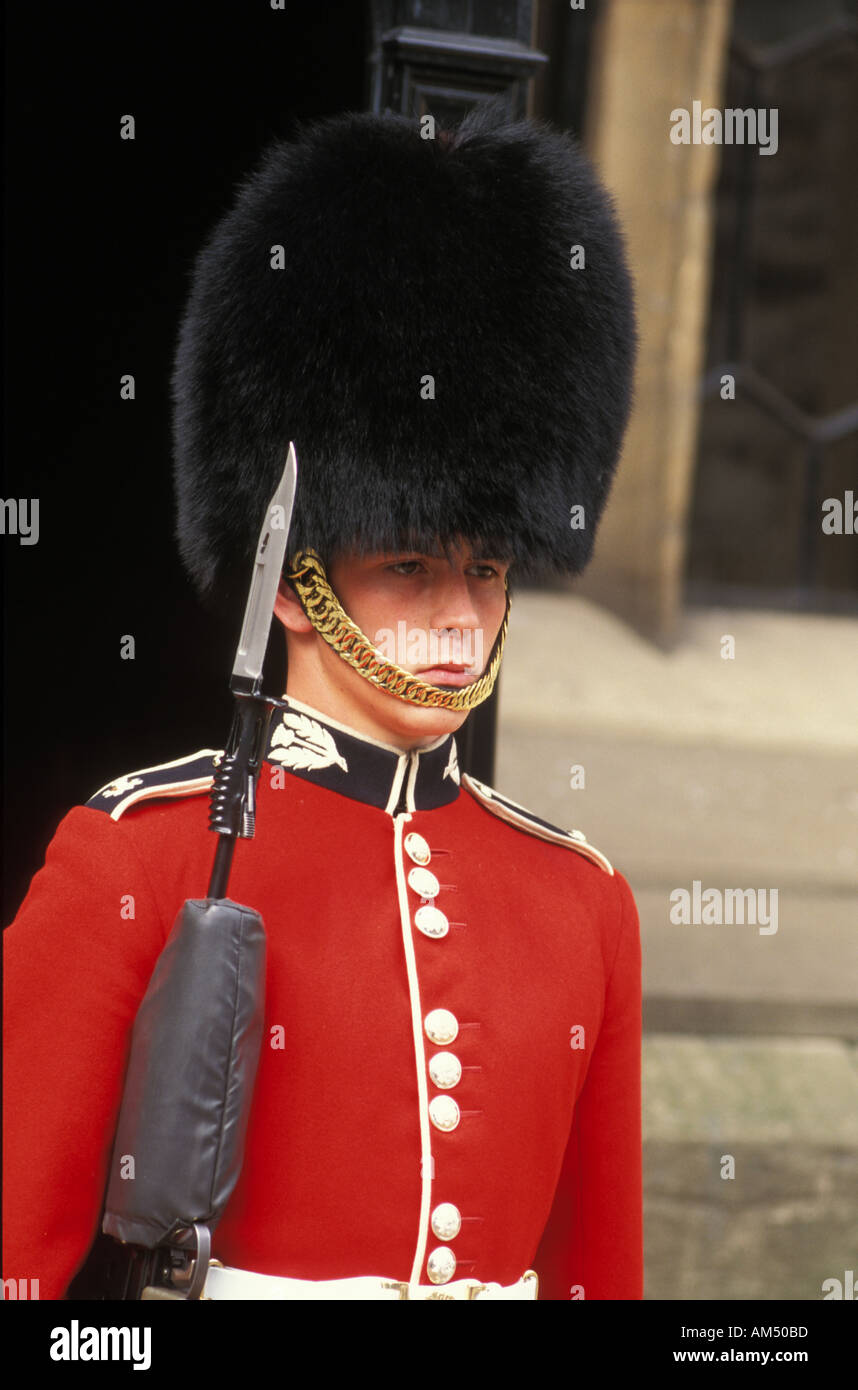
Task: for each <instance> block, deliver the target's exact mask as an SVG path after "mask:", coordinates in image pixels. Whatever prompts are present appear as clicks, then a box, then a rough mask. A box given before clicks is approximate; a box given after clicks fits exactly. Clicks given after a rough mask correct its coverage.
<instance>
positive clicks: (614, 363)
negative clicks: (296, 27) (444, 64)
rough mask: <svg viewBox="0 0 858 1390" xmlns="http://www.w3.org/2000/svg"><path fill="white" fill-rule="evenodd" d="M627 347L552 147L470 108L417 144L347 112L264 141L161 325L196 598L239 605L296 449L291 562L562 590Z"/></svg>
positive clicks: (388, 126) (526, 129)
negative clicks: (383, 562) (174, 336)
mask: <svg viewBox="0 0 858 1390" xmlns="http://www.w3.org/2000/svg"><path fill="white" fill-rule="evenodd" d="M281 247H282V253H281V252H280V251H279V250H278V249H277V248H281ZM575 247H578V248H581V250H580V251H577V252H573V248H575ZM581 251H583V265H582V264H578V266H577V268H573V265H572V264H571V262H572V261H573V259H574V258H576V257H577V258H578V260H579V262H580V259H581ZM634 347H635V328H634V314H633V306H632V291H631V284H630V279H629V274H628V271H627V268H626V262H625V255H624V250H623V243H622V237H621V234H620V232H619V229H618V225H617V220H616V217H615V215H614V212H613V209H612V206H611V202H610V199H609V197H608V196H607V194H606V193H605V191H604V189H603V188H602V187H601V185H600V183H599V181H598V179H597V178H596V176H595V174H594V173H593V171H592V169H591V167H590V165H589V163H588V161H587V159H586V158H585V156H584V155H583V154H582V153H581V152H580V150H579V149H578V148H577V146H576V145H575V143H574V142H573V141H572V140H571V138H569V137H567V136H565V135H562V134H560V133H558V132H556V131H552V130H549V129H548V128H546V127H543V126H539V125H535V124H533V123H530V122H525V121H520V122H516V123H508V122H507V121H506V120H505V119H504V118H503V116H502V115H501V114H500V112H499V111H498V109H497V107H492V106H490V107H487V108H477V109H476V110H475V111H474V112H472V113H471V114H470V115H469V116H468V117H466V119H465V120H464V122H463V123H462V124H461V125H460V126H459V127H458V128H457V129H456V130H454V131H451V132H442V131H438V132H437V134H436V138H435V139H423V138H421V129H420V125H419V123H418V122H417V121H416V120H410V119H407V118H404V117H397V116H390V115H385V116H375V115H368V114H359V115H346V116H342V117H336V118H333V119H330V120H328V121H325V122H323V123H321V124H319V125H316V126H311V127H308V128H305V129H304V130H303V131H302V132H301V134H300V135H299V136H298V138H297V139H295V140H293V141H289V142H279V143H277V144H275V145H274V146H273V147H272V148H270V149H269V150H268V151H267V153H266V154H265V156H264V158H263V160H262V162H261V165H260V167H259V168H258V170H257V171H256V172H255V173H254V174H253V175H251V177H250V178H249V179H248V180H247V181H246V182H245V183H244V184H243V185H242V187H241V188H240V189H239V192H238V195H237V199H236V201H235V204H234V206H233V208H232V210H231V211H230V212H229V213H227V215H226V216H225V217H224V218H223V220H222V221H221V222H220V224H219V225H218V226H217V227H216V228H215V230H214V232H213V234H212V235H211V237H210V238H209V240H208V242H207V244H206V245H205V246H204V248H203V249H202V251H201V252H200V255H199V257H198V259H197V262H196V267H195V271H194V276H193V284H192V290H191V294H190V298H189V301H188V305H187V308H186V311H185V315H184V318H183V322H182V325H181V330H180V337H179V346H178V351H177V357H176V364H175V370H174V376H173V397H174V403H175V414H174V446H175V479H176V491H177V500H178V536H179V544H180V549H181V552H182V557H183V560H184V562H185V564H186V567H187V569H188V571H189V572H190V574H191V576H192V578H193V580H194V582H195V584H196V586H197V588H198V590H199V591H200V593H202V594H204V595H205V594H209V595H214V594H217V593H218V592H222V593H224V594H226V593H229V592H239V591H243V590H244V589H245V588H246V585H247V582H248V580H249V575H250V564H251V561H252V555H253V550H254V546H255V543H256V538H257V536H258V533H259V528H260V526H261V524H262V521H263V517H264V513H265V508H266V505H267V503H268V501H269V499H270V496H271V494H272V492H273V490H274V487H275V484H276V481H277V479H278V478H279V475H280V472H281V470H282V467H283V463H284V461H285V456H286V450H287V448H288V444H289V441H290V440H294V442H295V447H296V451H297V456H298V469H299V481H298V495H297V502H296V508H295V515H294V519H293V532H292V536H291V537H290V545H289V552H290V555H291V554H294V553H295V551H296V550H298V549H299V548H303V547H313V548H315V549H316V550H318V551H319V552H320V553H321V555H322V556H323V557H324V558H326V559H328V558H330V556H331V555H332V554H334V553H335V552H337V551H341V550H347V549H356V550H358V551H360V552H363V553H368V552H374V551H390V550H397V549H401V548H403V547H405V546H407V547H408V548H412V549H415V550H418V551H424V552H437V551H438V549H439V547H441V548H442V547H445V546H448V545H450V544H452V543H455V542H456V541H457V540H458V539H459V538H465V539H467V540H469V541H470V542H471V543H472V544H473V545H474V547H475V548H477V549H478V550H479V552H480V553H482V554H485V555H489V554H491V555H494V556H495V557H496V558H498V559H510V560H512V561H513V562H514V563H515V565H516V568H517V570H519V571H520V572H521V571H523V572H524V573H525V574H528V573H529V574H533V573H544V572H546V571H548V572H550V571H553V572H561V573H563V572H565V573H572V574H574V573H577V572H579V571H580V570H582V569H583V568H584V565H585V564H586V562H587V560H588V559H589V557H590V554H591V551H592V547H593V540H594V535H595V530H596V525H597V522H598V519H599V516H600V514H601V512H602V508H603V506H604V503H605V499H606V496H607V493H608V489H609V486H610V482H611V478H612V475H613V472H614V469H615V466H616V462H617V456H618V453H619V449H620V445H621V441H622V436H623V431H624V428H625V424H626V420H627V416H628V411H629V406H630V397H631V378H632V369H633V359H634ZM578 506H583V508H584V514H583V515H584V525H583V527H580V526H579V527H577V528H576V527H573V525H572V524H571V517H572V512H571V509H572V508H573V507H578ZM578 516H579V518H580V514H578Z"/></svg>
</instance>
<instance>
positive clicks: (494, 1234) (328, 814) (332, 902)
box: [3, 701, 642, 1299]
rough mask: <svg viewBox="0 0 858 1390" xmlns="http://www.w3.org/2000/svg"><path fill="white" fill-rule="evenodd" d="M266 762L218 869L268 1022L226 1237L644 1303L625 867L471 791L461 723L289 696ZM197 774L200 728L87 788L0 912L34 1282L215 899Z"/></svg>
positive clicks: (89, 1183) (82, 1214) (633, 961)
mask: <svg viewBox="0 0 858 1390" xmlns="http://www.w3.org/2000/svg"><path fill="white" fill-rule="evenodd" d="M270 759H271V761H270V762H268V763H266V765H265V767H264V768H263V772H262V776H261V778H260V784H259V796H258V814H257V822H256V824H257V831H256V837H255V839H254V840H252V841H246V842H242V843H241V844H240V845H239V846H238V848H237V850H236V857H235V865H234V869H233V874H232V878H231V881H230V887H229V893H230V897H231V898H233V899H234V900H236V901H239V902H244V903H247V904H248V905H249V906H251V907H254V908H257V909H258V910H259V911H260V912H261V914H262V917H263V919H264V921H265V925H266V929H267V936H268V974H267V999H266V1026H265V1036H264V1040H263V1048H262V1056H261V1059H260V1064H259V1072H258V1077H257V1082H256V1090H255V1093H254V1102H253V1111H252V1116H251V1121H250V1127H249V1131H248V1138H247V1145H246V1151H245V1159H244V1166H243V1170H242V1174H241V1177H240V1179H239V1182H238V1185H237V1187H236V1189H235V1192H234V1193H233V1196H232V1198H231V1200H230V1202H229V1205H228V1207H227V1209H226V1212H225V1214H224V1216H223V1218H222V1220H221V1222H220V1224H219V1225H218V1227H217V1229H216V1231H215V1236H214V1254H215V1255H216V1256H217V1257H218V1258H219V1259H220V1260H222V1261H223V1262H224V1263H225V1264H227V1265H233V1266H237V1267H238V1268H242V1269H249V1270H255V1271H258V1272H261V1273H266V1274H279V1275H289V1276H292V1277H297V1278H305V1279H335V1278H341V1277H346V1276H353V1275H380V1276H383V1277H385V1278H389V1279H396V1280H403V1281H406V1280H408V1279H410V1278H411V1279H415V1280H419V1282H421V1283H423V1284H426V1283H428V1282H429V1275H428V1271H427V1259H428V1258H430V1257H431V1256H432V1255H433V1252H437V1251H439V1250H443V1249H445V1248H446V1249H447V1250H449V1251H451V1252H452V1254H453V1256H454V1257H455V1260H454V1261H453V1260H451V1259H450V1256H449V1255H442V1256H441V1257H440V1260H441V1268H443V1269H445V1270H447V1269H449V1270H451V1273H450V1274H449V1277H451V1278H455V1279H462V1278H475V1279H479V1280H481V1281H483V1282H488V1281H498V1282H500V1283H502V1284H511V1283H514V1282H515V1281H516V1280H517V1279H519V1278H520V1276H521V1275H522V1274H523V1273H524V1271H525V1270H526V1269H528V1268H534V1269H536V1271H537V1273H538V1274H539V1278H540V1295H539V1296H540V1298H548V1299H569V1298H570V1297H582V1296H583V1297H585V1298H589V1299H618V1298H619V1299H622V1298H640V1297H641V1295H642V1238H641V1139H640V1036H641V1006H640V942H639V934H638V922H637V913H636V911H635V906H634V901H633V899H632V896H631V892H630V890H629V887H628V884H627V883H626V881H625V879H623V878H622V876H621V875H619V874H614V873H613V872H612V871H611V870H610V866H607V861H605V860H603V859H602V857H601V856H599V854H598V851H594V850H592V848H591V847H590V846H588V845H587V844H586V842H585V841H584V840H583V837H582V838H581V839H579V840H572V839H570V838H569V836H568V835H567V834H566V833H565V832H557V831H552V830H551V829H549V828H547V827H544V826H543V825H542V824H541V823H539V822H536V821H535V820H533V819H531V818H529V817H528V816H527V814H526V813H524V814H521V813H520V810H519V809H517V808H515V807H514V806H513V805H512V804H511V803H507V802H504V801H503V800H499V799H491V797H490V794H489V793H488V792H487V789H484V788H481V787H480V786H479V784H469V783H467V782H466V783H463V784H462V785H460V782H459V775H458V769H457V766H456V760H455V745H454V742H453V740H452V739H451V738H447V739H443V740H440V741H439V742H438V744H436V745H435V746H434V747H433V748H431V749H428V750H423V751H421V752H419V753H411V754H402V753H398V752H397V750H395V749H392V748H388V747H386V746H385V745H381V744H378V743H375V742H373V741H372V740H369V739H364V738H361V737H359V736H356V735H354V734H352V733H350V732H349V731H346V730H344V729H343V728H342V727H341V726H339V725H337V724H335V723H334V722H333V721H332V720H330V719H327V718H324V717H322V716H319V715H317V714H316V713H315V712H314V711H309V710H307V709H306V707H304V706H300V705H297V704H296V702H294V701H293V702H292V710H291V711H289V710H287V711H285V712H284V713H283V715H282V716H281V714H279V713H276V714H275V716H274V719H273V721H272V741H271V746H270ZM211 773H212V758H211V753H210V752H208V751H206V752H205V753H203V754H195V755H194V756H193V757H192V758H191V759H187V760H180V762H179V763H177V764H171V765H167V766H165V767H164V768H160V769H151V770H146V771H144V772H143V773H139V774H131V775H130V776H129V777H128V778H123V779H120V781H119V782H118V783H114V784H112V785H111V787H108V788H105V789H104V790H103V792H101V793H99V794H98V795H97V796H96V797H94V798H93V800H92V802H91V803H89V804H88V805H87V806H86V807H79V808H76V809H75V810H73V811H72V812H71V813H70V814H69V815H68V816H67V817H66V818H65V820H64V821H63V822H62V824H61V825H60V827H59V829H58V831H57V834H56V836H55V838H54V840H53V842H52V844H51V845H50V848H49V849H48V853H47V858H46V863H45V866H44V868H43V869H42V870H41V871H40V872H39V874H38V875H37V876H36V878H35V879H34V880H33V883H32V885H31V888H30V892H29V894H28V896H27V899H26V901H25V902H24V904H23V906H22V908H21V911H20V913H19V915H18V918H17V919H16V921H15V922H14V924H13V925H12V926H11V927H10V928H9V929H8V931H7V933H6V1035H7V1036H6V1049H5V1076H6V1080H5V1106H6V1127H5V1135H6V1158H5V1161H6V1177H5V1226H4V1234H5V1260H4V1271H3V1273H4V1276H5V1277H7V1278H8V1277H14V1278H16V1279H17V1278H28V1279H32V1278H38V1279H39V1280H40V1292H41V1296H42V1297H43V1298H61V1297H62V1296H63V1294H64V1292H65V1290H66V1288H67V1286H68V1283H69V1281H70V1280H71V1278H72V1276H73V1275H74V1273H75V1272H76V1270H77V1269H78V1267H79V1266H80V1265H81V1263H82V1261H83V1259H84V1257H85V1255H86V1253H87V1250H88V1248H89V1246H90V1244H91V1241H92V1239H93V1236H94V1234H95V1231H96V1228H97V1223H98V1219H99V1214H100V1209H101V1203H102V1198H103V1194H104V1189H105V1185H106V1178H107V1171H108V1164H109V1162H110V1158H111V1149H112V1138H113V1131H114V1127H115V1123H116V1118H117V1113H118V1107H119V1100H120V1096H121V1089H122V1079H123V1072H124V1068H125V1064H126V1059H127V1053H128V1043H129V1036H130V1030H131V1026H132V1023H133V1020H134V1016H135V1013H136V1010H137V1007H138V1005H139V1002H140V999H141V997H142V995H143V993H144V991H145V989H146V986H147V983H148V980H149V977H150V975H151V973H152V969H153V967H154V964H155V960H156V958H157V956H158V954H159V952H160V950H161V948H162V946H163V944H164V942H165V939H166V937H167V935H168V933H169V931H170V928H171V926H172V923H173V919H174V917H175V915H176V912H177V910H178V908H179V907H180V905H181V903H182V902H183V901H184V899H185V898H188V897H204V896H205V893H206V886H207V881H208V875H209V871H210V867H211V862H212V856H213V847H214V837H213V836H212V835H211V834H210V833H209V832H208V831H207V829H206V819H207V799H206V798H205V797H204V796H202V795H198V794H195V793H198V792H201V791H203V790H205V789H206V788H207V786H208V784H209V782H210V779H211ZM138 778H139V781H138V780H136V779H138ZM165 798H169V799H165ZM511 822H512V823H511ZM409 836H411V837H414V836H417V837H420V838H418V839H414V838H412V839H410V840H409V839H408V837H409ZM420 839H422V840H423V841H425V844H426V846H428V850H429V854H430V856H431V857H430V858H429V861H428V863H425V864H421V863H420V860H421V859H425V852H424V851H423V846H422V845H421V843H420ZM415 868H422V869H424V870H428V871H429V872H430V873H431V874H434V875H435V878H436V879H437V885H433V884H432V882H431V880H426V881H421V879H420V875H419V874H417V875H416V876H415V875H413V872H412V871H413V870H414V869H415ZM409 874H411V875H412V879H411V881H409ZM427 885H428V889H429V890H433V888H434V889H436V890H437V891H427ZM421 906H422V907H424V908H426V907H427V906H428V907H432V908H434V909H435V914H433V913H432V912H429V913H426V912H423V913H422V914H421V915H420V916H419V918H418V910H419V909H420V908H421ZM437 913H441V914H443V917H439V916H437V915H436V914H437ZM132 914H133V915H132ZM445 920H446V922H447V923H448V924H449V929H448V930H446V931H444V923H445ZM420 923H423V926H422V927H421V926H420ZM427 926H428V927H429V929H430V930H431V932H432V933H436V934H426V931H425V930H424V929H423V928H424V927H427ZM438 933H443V934H438ZM439 1010H443V1011H446V1014H447V1015H452V1016H453V1018H452V1021H451V1020H450V1019H449V1017H446V1016H445V1014H444V1013H442V1014H440V1015H439V1014H438V1012H437V1011H439ZM445 1025H446V1028H447V1032H446V1033H445ZM451 1033H454V1036H450V1034H451ZM439 1054H444V1055H440V1056H439ZM436 1121H439V1122H440V1125H441V1126H443V1127H439V1124H438V1123H436ZM450 1125H453V1127H452V1128H450V1127H448V1126H450ZM442 1204H443V1206H444V1210H443V1213H442V1215H443V1216H446V1217H447V1218H448V1224H447V1225H444V1224H443V1223H442V1221H441V1219H440V1218H437V1219H436V1218H435V1213H436V1209H437V1208H438V1207H439V1206H441V1205H442ZM450 1207H452V1208H454V1209H455V1210H454V1211H453V1213H452V1225H450V1224H449V1219H450V1217H451V1211H450ZM457 1214H458V1217H459V1218H460V1220H459V1229H458V1232H457V1233H456V1234H455V1235H450V1231H451V1229H454V1228H455V1226H456V1224H457V1222H456V1215H457ZM433 1226H435V1227H437V1230H438V1231H440V1232H441V1234H440V1235H439V1234H437V1233H436V1230H435V1229H433ZM445 1262H446V1263H445ZM453 1267H454V1272H452V1270H453ZM436 1268H437V1257H436ZM439 1291H440V1290H439Z"/></svg>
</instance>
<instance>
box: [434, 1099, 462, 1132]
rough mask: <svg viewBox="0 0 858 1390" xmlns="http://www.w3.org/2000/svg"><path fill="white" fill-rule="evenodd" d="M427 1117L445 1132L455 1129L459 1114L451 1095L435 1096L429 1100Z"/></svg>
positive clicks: (459, 1117)
mask: <svg viewBox="0 0 858 1390" xmlns="http://www.w3.org/2000/svg"><path fill="white" fill-rule="evenodd" d="M429 1119H430V1120H431V1121H432V1123H433V1125H434V1126H435V1128H436V1129H441V1130H443V1131H444V1133H445V1134H449V1132H450V1130H451V1129H455V1128H456V1125H457V1124H458V1123H459V1120H460V1119H461V1116H460V1114H459V1107H458V1105H457V1104H456V1102H455V1101H454V1099H453V1097H452V1096H435V1098H434V1100H431V1101H430V1102H429Z"/></svg>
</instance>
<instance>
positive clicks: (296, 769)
mask: <svg viewBox="0 0 858 1390" xmlns="http://www.w3.org/2000/svg"><path fill="white" fill-rule="evenodd" d="M265 756H266V761H267V762H268V763H270V764H271V766H272V767H275V768H276V767H282V768H284V769H285V770H286V771H287V772H288V773H291V774H292V775H293V776H295V777H301V778H303V779H304V781H306V782H314V783H315V784H316V786H319V787H326V788H327V789H328V790H329V791H333V792H340V793H341V794H342V795H343V796H349V797H351V798H352V799H353V800H354V801H365V802H366V803H367V804H368V805H370V806H377V807H379V808H380V809H381V810H383V811H387V812H388V814H389V815H394V813H395V812H397V811H432V810H434V809H435V808H436V807H438V806H446V805H448V804H449V803H450V802H451V801H455V800H456V797H457V796H458V795H459V763H458V758H457V755H456V741H455V739H454V738H453V735H452V734H446V735H444V736H443V737H442V738H440V739H438V740H436V742H435V743H433V744H431V745H430V746H429V747H428V748H415V749H413V750H412V751H411V752H408V753H404V752H403V751H402V750H401V749H399V748H394V747H393V746H392V745H391V744H389V743H379V742H378V741H377V740H376V739H373V738H369V737H368V736H367V735H366V734H359V733H356V732H355V730H354V729H348V728H346V726H345V725H344V724H339V723H337V721H336V720H335V719H331V718H330V716H329V715H326V714H320V713H319V712H318V710H314V709H311V708H310V706H309V705H304V704H302V703H301V702H300V701H299V700H293V699H290V698H287V699H286V701H285V707H284V708H283V709H276V710H275V711H274V713H273V715H272V716H271V729H270V732H269V736H268V752H267V753H266V755H265Z"/></svg>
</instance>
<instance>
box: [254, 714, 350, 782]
mask: <svg viewBox="0 0 858 1390" xmlns="http://www.w3.org/2000/svg"><path fill="white" fill-rule="evenodd" d="M284 726H285V727H284ZM275 750H276V751H275ZM268 756H269V758H270V759H271V760H272V762H273V761H275V760H276V761H277V762H278V763H282V764H283V766H284V767H296V768H300V769H301V770H302V771H307V770H308V769H311V768H319V767H333V766H335V765H336V766H337V767H341V768H342V770H343V772H348V770H349V765H348V763H347V762H346V760H345V758H344V757H342V756H341V754H340V752H339V750H338V748H337V745H336V743H335V742H334V737H333V734H332V733H331V732H330V730H329V729H326V728H325V727H324V725H322V724H317V723H316V721H315V719H310V717H309V715H306V714H291V713H289V712H288V711H287V712H286V713H285V714H284V715H283V718H282V722H281V724H280V725H279V726H278V728H276V729H275V730H274V733H273V734H272V737H271V747H270V750H269V753H268Z"/></svg>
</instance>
